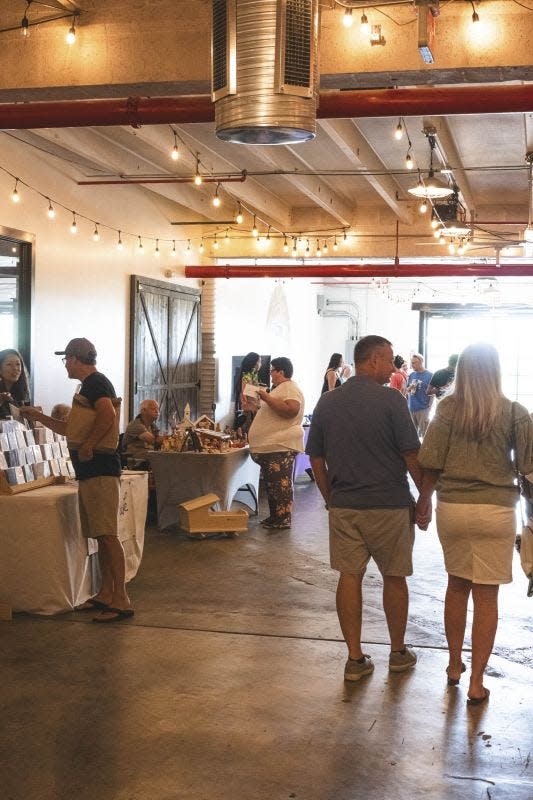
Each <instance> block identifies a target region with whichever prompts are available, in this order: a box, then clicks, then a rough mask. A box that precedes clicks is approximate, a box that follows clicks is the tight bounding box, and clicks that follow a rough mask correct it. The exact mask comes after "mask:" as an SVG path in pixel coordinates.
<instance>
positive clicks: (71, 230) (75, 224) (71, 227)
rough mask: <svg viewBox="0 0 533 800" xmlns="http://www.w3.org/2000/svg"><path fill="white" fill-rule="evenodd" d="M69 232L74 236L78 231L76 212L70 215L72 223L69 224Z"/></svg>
mask: <svg viewBox="0 0 533 800" xmlns="http://www.w3.org/2000/svg"><path fill="white" fill-rule="evenodd" d="M70 232H71V234H72V235H73V236H75V235H76V234H77V232H78V225H77V223H76V214H73V215H72V225H71V226H70Z"/></svg>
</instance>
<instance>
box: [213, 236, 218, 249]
mask: <svg viewBox="0 0 533 800" xmlns="http://www.w3.org/2000/svg"><path fill="white" fill-rule="evenodd" d="M213 250H218V239H217V235H216V233H215V238H214V240H213Z"/></svg>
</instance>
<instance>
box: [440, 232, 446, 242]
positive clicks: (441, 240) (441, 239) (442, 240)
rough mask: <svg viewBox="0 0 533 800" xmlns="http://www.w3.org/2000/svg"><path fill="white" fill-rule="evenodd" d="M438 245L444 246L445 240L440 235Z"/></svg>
mask: <svg viewBox="0 0 533 800" xmlns="http://www.w3.org/2000/svg"><path fill="white" fill-rule="evenodd" d="M439 244H446V239H445V238H444V236H443V235H442V233H441V234H439Z"/></svg>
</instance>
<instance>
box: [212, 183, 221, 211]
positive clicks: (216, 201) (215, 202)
mask: <svg viewBox="0 0 533 800" xmlns="http://www.w3.org/2000/svg"><path fill="white" fill-rule="evenodd" d="M219 186H220V183H217V186H216V189H215V194H214V197H213V205H214V207H215V208H218V207H219V206H220V197H219V196H218V187H219Z"/></svg>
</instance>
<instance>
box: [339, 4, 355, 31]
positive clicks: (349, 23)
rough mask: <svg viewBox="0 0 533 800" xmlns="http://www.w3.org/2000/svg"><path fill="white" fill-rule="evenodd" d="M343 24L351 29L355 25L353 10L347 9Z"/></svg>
mask: <svg viewBox="0 0 533 800" xmlns="http://www.w3.org/2000/svg"><path fill="white" fill-rule="evenodd" d="M342 24H343V25H344V27H345V28H351V27H352V25H353V16H352V9H351V8H347V9H346V11H345V12H344V16H343V18H342Z"/></svg>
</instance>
